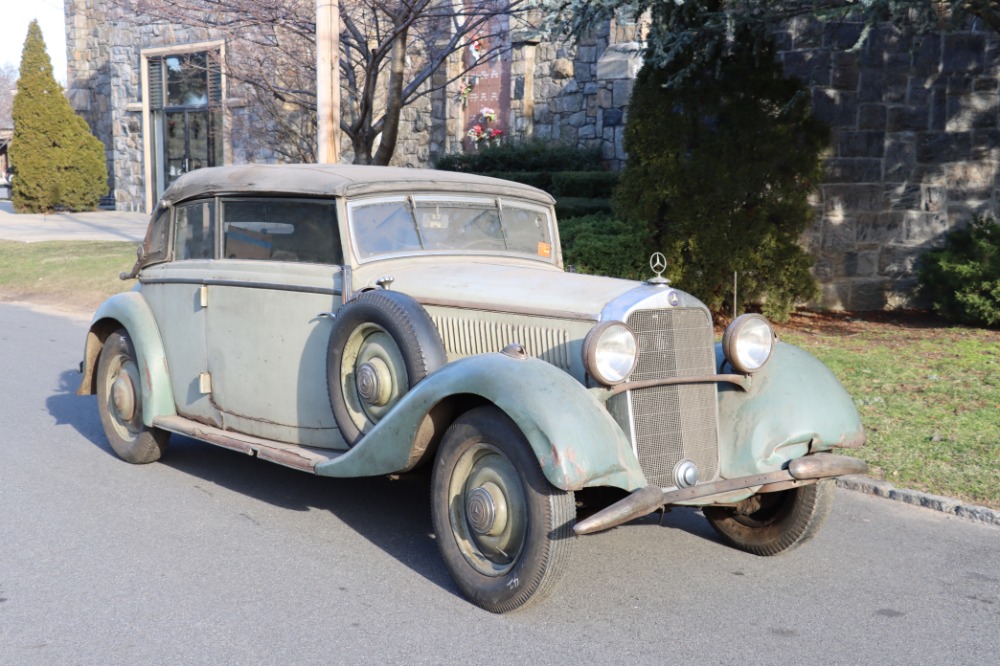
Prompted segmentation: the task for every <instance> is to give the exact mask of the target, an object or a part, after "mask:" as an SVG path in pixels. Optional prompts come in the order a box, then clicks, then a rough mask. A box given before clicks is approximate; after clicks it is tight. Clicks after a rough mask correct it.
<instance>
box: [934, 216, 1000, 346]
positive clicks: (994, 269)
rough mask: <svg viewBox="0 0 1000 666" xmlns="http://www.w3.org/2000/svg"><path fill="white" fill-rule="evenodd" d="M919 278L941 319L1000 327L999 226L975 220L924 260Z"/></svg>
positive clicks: (989, 220)
mask: <svg viewBox="0 0 1000 666" xmlns="http://www.w3.org/2000/svg"><path fill="white" fill-rule="evenodd" d="M917 276H918V278H919V281H920V293H921V295H922V296H924V297H925V298H927V299H928V300H929V301H930V302H931V304H932V306H933V307H934V310H935V312H937V313H938V314H940V315H941V316H942V317H945V318H946V319H951V320H953V321H959V322H964V323H967V324H976V325H984V326H1000V224H998V223H997V222H996V221H995V220H994V219H993V218H982V217H974V218H973V219H972V221H971V222H970V223H969V225H968V226H967V227H965V228H964V229H956V230H954V231H952V232H951V233H950V234H948V237H947V239H946V240H945V245H944V247H943V248H941V249H938V250H931V251H930V252H928V253H926V254H925V255H924V256H923V258H922V260H921V262H920V267H919V269H918V271H917Z"/></svg>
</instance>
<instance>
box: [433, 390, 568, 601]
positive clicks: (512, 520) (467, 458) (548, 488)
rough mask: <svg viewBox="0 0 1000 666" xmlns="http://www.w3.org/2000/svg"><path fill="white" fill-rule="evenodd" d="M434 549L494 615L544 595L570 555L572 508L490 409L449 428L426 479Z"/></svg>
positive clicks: (520, 438)
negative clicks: (432, 469)
mask: <svg viewBox="0 0 1000 666" xmlns="http://www.w3.org/2000/svg"><path fill="white" fill-rule="evenodd" d="M431 518H432V521H433V524H434V532H435V534H436V536H437V543H438V548H439V549H440V550H441V556H442V557H443V558H444V561H445V564H446V565H447V567H448V570H449V571H450V572H451V575H452V578H454V579H455V582H456V583H457V584H458V587H459V588H460V589H461V590H462V592H463V593H464V594H465V596H466V597H468V599H469V600H471V601H472V602H473V603H474V604H476V605H477V606H479V607H481V608H484V609H486V610H488V611H490V612H492V613H506V612H508V611H512V610H514V609H516V608H522V607H524V606H526V605H529V604H533V603H536V602H538V601H540V600H541V599H543V598H545V596H547V595H548V594H549V593H550V592H551V591H552V589H553V588H554V586H555V583H556V582H557V581H558V579H559V578H560V577H561V575H562V572H563V570H564V569H565V567H566V564H567V562H568V560H569V556H570V551H571V546H572V541H571V538H572V536H573V522H574V520H575V518H576V505H575V503H574V500H573V493H572V492H568V491H564V490H559V489H558V488H555V487H553V486H552V485H551V484H550V483H549V482H548V480H546V478H545V476H544V475H543V474H542V470H541V468H540V467H539V465H538V460H537V459H536V458H535V454H534V452H533V451H532V450H531V446H530V445H529V444H528V441H527V440H526V439H525V437H524V435H523V434H522V433H521V431H520V430H519V429H518V427H517V426H516V425H515V424H514V422H513V421H511V420H510V419H509V418H508V417H507V415H506V414H504V413H503V412H502V411H500V410H499V409H497V408H495V407H480V408H477V409H474V410H472V411H469V412H466V413H465V414H463V415H462V416H461V417H459V418H458V420H456V421H455V423H453V424H452V425H451V427H450V428H448V431H447V432H446V433H445V435H444V439H443V440H442V441H441V445H440V447H439V448H438V452H437V458H436V459H435V462H434V473H433V476H432V479H431Z"/></svg>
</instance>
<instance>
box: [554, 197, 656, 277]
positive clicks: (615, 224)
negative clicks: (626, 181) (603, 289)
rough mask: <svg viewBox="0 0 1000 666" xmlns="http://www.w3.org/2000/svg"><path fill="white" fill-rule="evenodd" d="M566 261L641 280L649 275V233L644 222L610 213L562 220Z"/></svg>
mask: <svg viewBox="0 0 1000 666" xmlns="http://www.w3.org/2000/svg"><path fill="white" fill-rule="evenodd" d="M559 238H560V241H561V243H562V250H563V263H565V265H566V266H567V267H568V266H573V267H574V268H575V269H576V271H577V272H580V273H590V274H592V275H610V276H612V277H620V278H628V279H632V280H639V279H642V278H643V277H649V275H650V273H649V264H648V263H647V262H648V260H649V234H648V231H647V229H646V226H645V225H644V224H637V223H631V222H623V221H622V220H616V219H614V218H613V217H612V216H611V215H609V214H606V213H605V214H597V215H588V216H586V217H573V218H567V219H564V220H561V221H560V223H559Z"/></svg>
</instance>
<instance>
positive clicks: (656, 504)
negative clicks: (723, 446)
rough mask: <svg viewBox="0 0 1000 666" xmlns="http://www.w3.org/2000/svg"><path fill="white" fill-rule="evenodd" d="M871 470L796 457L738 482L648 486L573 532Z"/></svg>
mask: <svg viewBox="0 0 1000 666" xmlns="http://www.w3.org/2000/svg"><path fill="white" fill-rule="evenodd" d="M867 471H868V463H866V462H864V461H863V460H858V459H857V458H849V457H847V456H839V455H834V454H831V453H819V454H815V455H810V456H804V457H802V458H796V459H795V460H792V461H791V462H789V463H788V467H787V468H786V469H782V470H778V471H777V472H769V473H766V474H754V475H753V476H742V477H740V478H738V479H724V480H722V481H713V482H712V483H703V484H700V485H697V486H691V487H690V488H679V489H677V490H664V489H663V488H658V487H657V486H646V487H645V488H640V489H639V490H636V491H635V492H633V493H632V494H631V495H629V496H628V497H626V498H624V499H622V500H619V501H618V502H615V503H614V504H612V505H611V506H609V507H607V508H606V509H602V510H601V511H598V512H597V513H595V514H594V515H592V516H590V517H589V518H585V519H584V520H581V521H580V522H578V523H577V524H576V525H574V526H573V531H574V532H575V533H576V534H577V535H583V534H590V533H592V532H600V531H601V530H607V529H610V528H612V527H617V526H619V525H622V524H624V523H627V522H628V521H630V520H635V519H636V518H641V517H642V516H645V515H648V514H650V513H653V512H654V511H656V510H658V509H660V508H661V507H663V506H664V505H667V504H674V503H676V502H684V501H687V500H693V499H700V498H702V497H710V496H712V495H719V494H722V493H727V492H731V491H733V490H742V489H744V488H753V487H754V486H766V485H770V484H775V483H788V482H794V481H811V480H816V479H827V478H831V477H834V476H843V475H845V474H864V473H866V472H867Z"/></svg>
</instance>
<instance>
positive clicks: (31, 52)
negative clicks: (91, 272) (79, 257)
mask: <svg viewBox="0 0 1000 666" xmlns="http://www.w3.org/2000/svg"><path fill="white" fill-rule="evenodd" d="M13 117H14V137H13V139H12V140H11V144H10V161H11V166H12V168H13V170H14V182H13V192H12V199H13V201H14V208H15V209H16V210H17V211H18V212H28V213H39V212H45V211H50V210H53V209H54V208H56V207H57V206H59V207H63V208H68V209H70V210H86V209H92V208H95V207H96V206H97V203H98V202H99V201H100V198H101V196H102V195H103V194H105V193H106V192H107V187H108V174H107V168H106V166H105V160H104V144H103V143H101V142H100V141H99V140H98V139H96V138H95V137H94V136H93V135H92V134H91V133H90V129H89V128H88V127H87V123H86V121H84V119H83V118H81V117H80V116H78V115H76V114H75V113H74V112H73V109H72V108H71V107H70V105H69V101H68V100H67V99H66V97H65V95H63V90H62V86H60V85H59V84H58V83H57V82H56V80H55V77H54V76H53V75H52V63H51V61H50V60H49V54H48V53H47V52H46V50H45V42H44V40H43V39H42V31H41V28H39V27H38V22H37V21H32V22H31V25H29V26H28V36H27V38H26V39H25V40H24V50H23V51H22V53H21V70H20V78H19V79H18V81H17V94H16V95H15V96H14V108H13Z"/></svg>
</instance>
